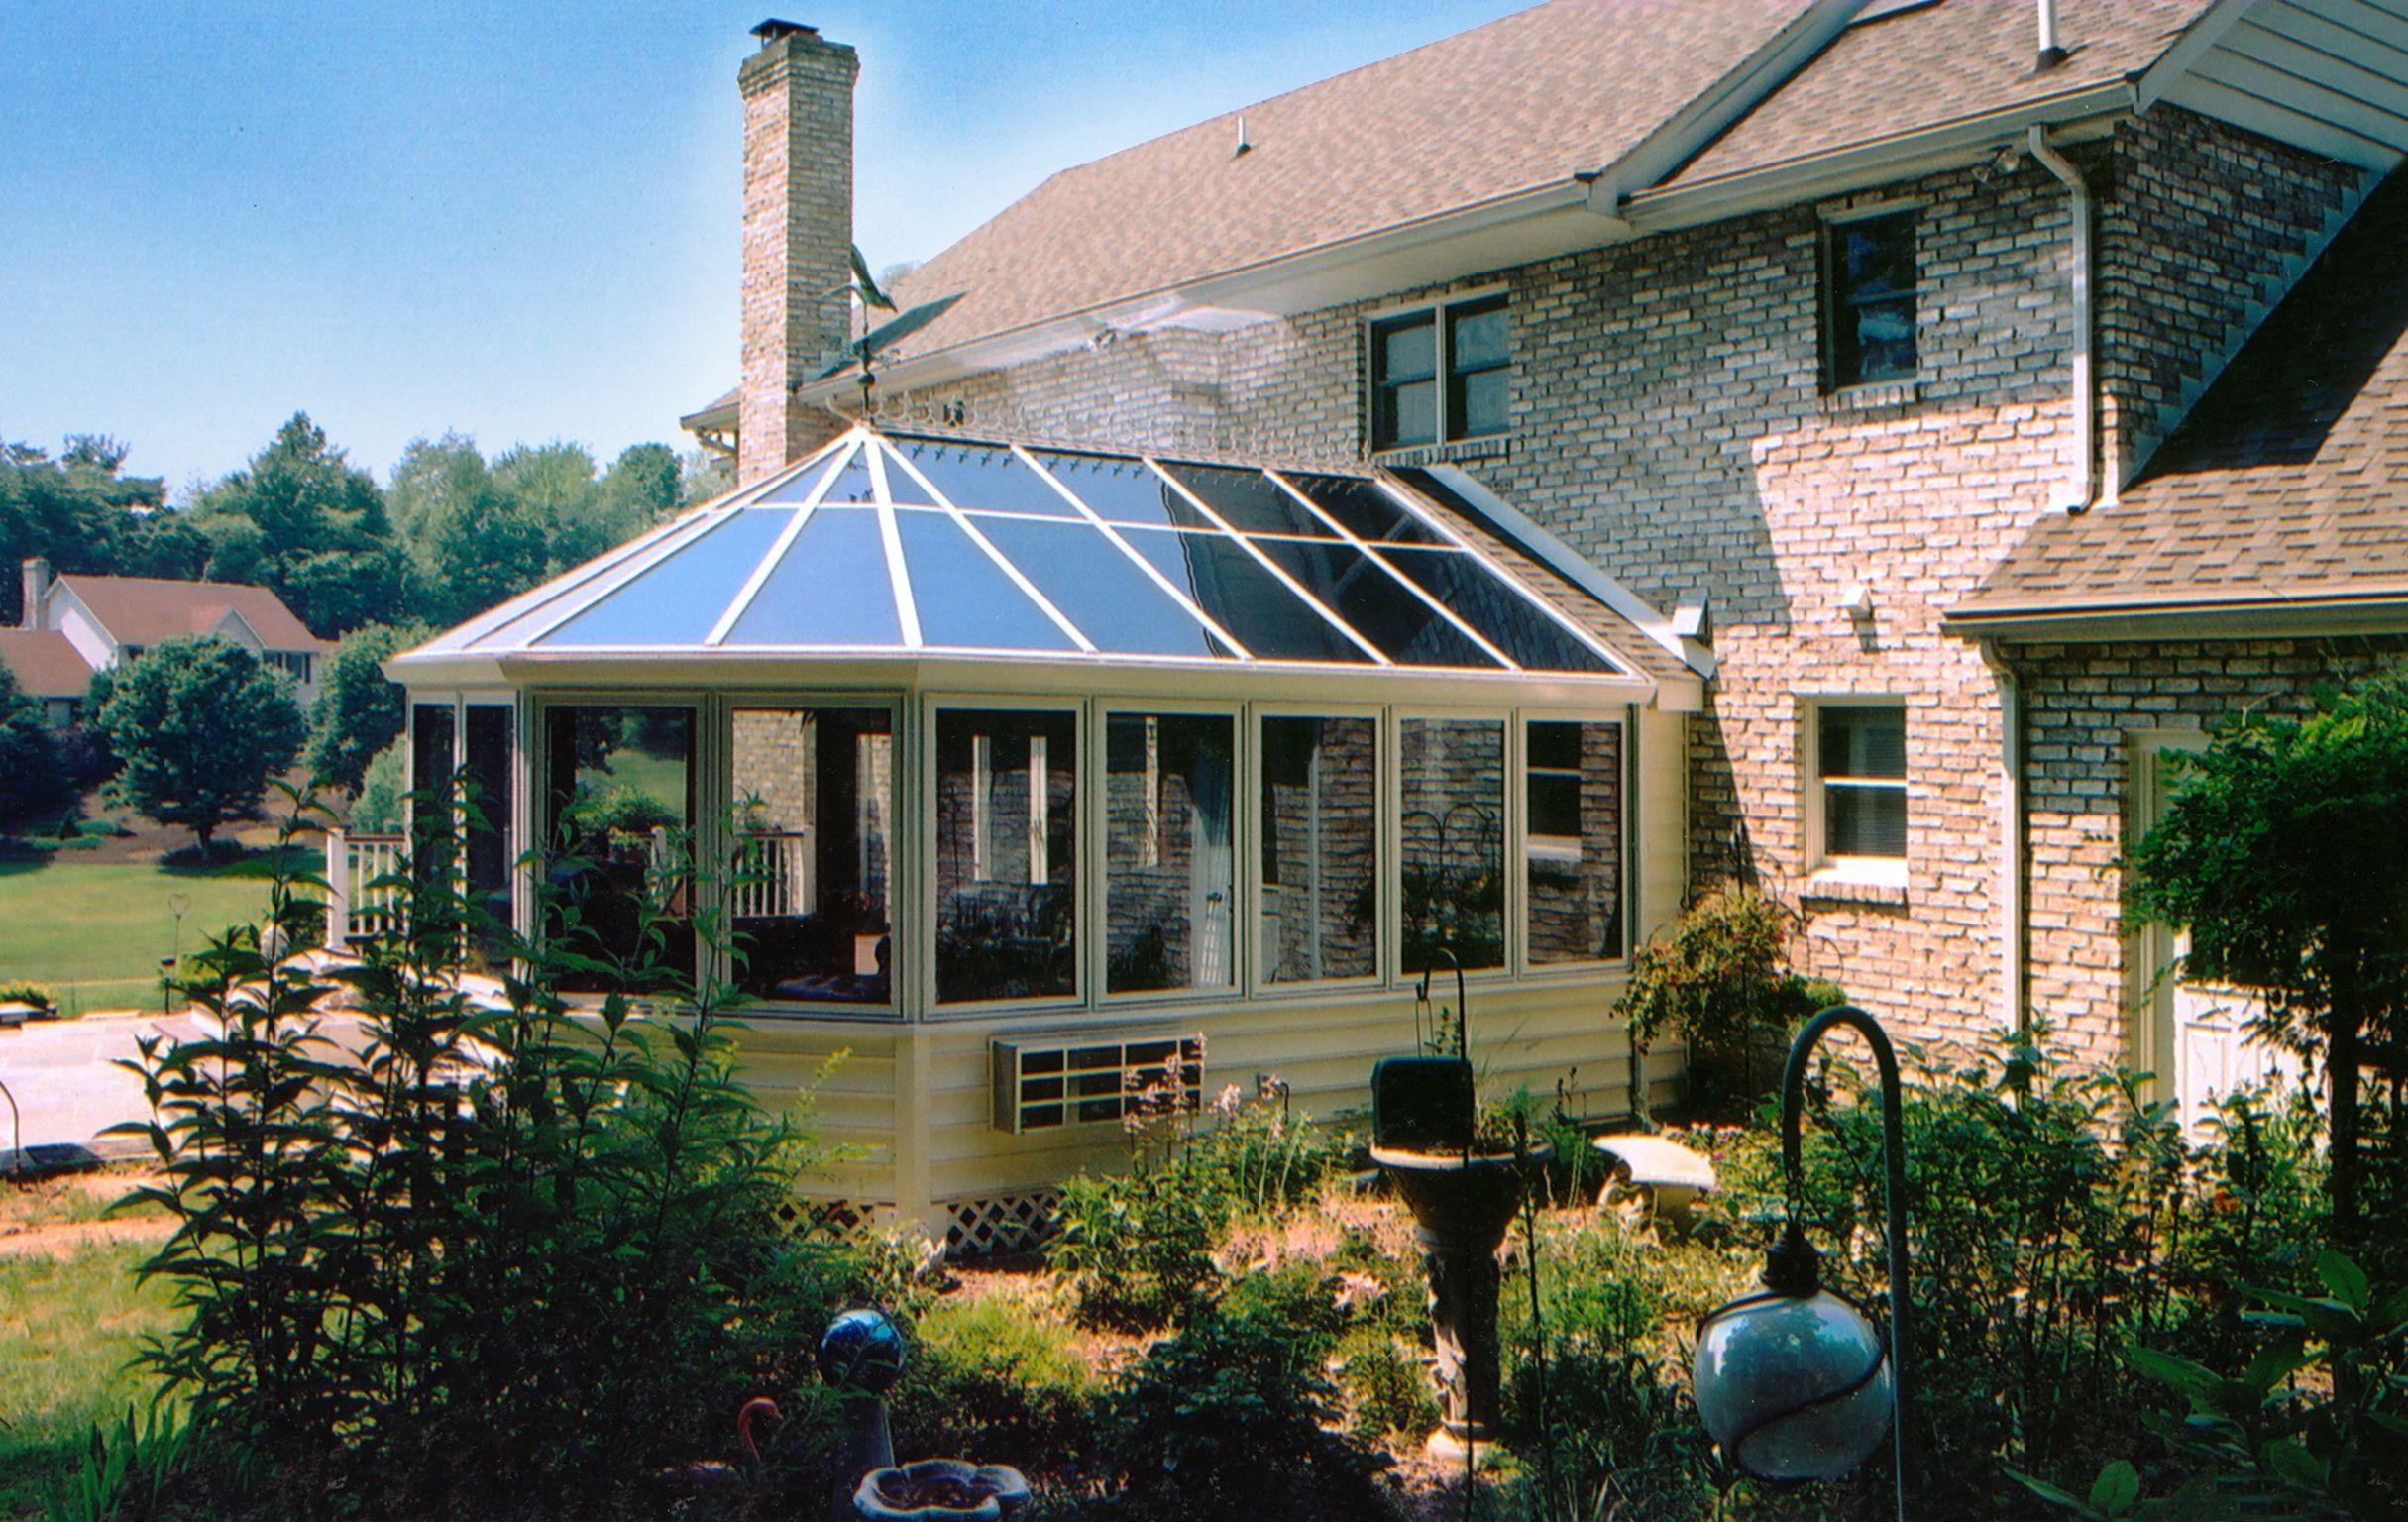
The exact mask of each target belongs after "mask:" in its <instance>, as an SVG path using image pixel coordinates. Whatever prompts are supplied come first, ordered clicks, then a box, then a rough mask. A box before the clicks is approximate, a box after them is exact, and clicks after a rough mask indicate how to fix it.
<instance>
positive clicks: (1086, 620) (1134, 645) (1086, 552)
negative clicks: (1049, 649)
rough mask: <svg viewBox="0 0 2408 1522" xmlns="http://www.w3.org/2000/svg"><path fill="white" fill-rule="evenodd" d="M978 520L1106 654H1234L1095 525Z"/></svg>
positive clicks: (1041, 590) (981, 518)
mask: <svg viewBox="0 0 2408 1522" xmlns="http://www.w3.org/2000/svg"><path fill="white" fill-rule="evenodd" d="M972 521H973V522H975V523H977V524H978V526H979V528H980V529H981V530H983V531H984V532H985V534H986V535H987V537H988V538H989V539H991V540H993V541H994V544H995V547H996V548H997V549H999V550H1001V551H1003V552H1004V554H1005V556H1006V557H1007V558H1009V559H1010V560H1011V562H1012V564H1014V565H1015V566H1018V567H1019V568H1020V570H1021V574H1022V575H1024V576H1026V577H1028V578H1029V580H1030V581H1031V582H1033V583H1035V584H1036V587H1037V590H1038V591H1040V592H1041V593H1043V594H1044V595H1045V597H1046V598H1047V599H1048V600H1050V601H1051V602H1052V603H1053V605H1054V606H1055V607H1057V608H1059V609H1061V612H1062V616H1064V617H1066V618H1068V619H1069V620H1070V621H1071V622H1072V623H1074V624H1077V625H1078V630H1079V632H1080V633H1082V634H1084V635H1086V636H1087V638H1088V639H1089V640H1090V641H1091V642H1093V643H1094V645H1095V647H1096V648H1097V649H1098V650H1100V651H1102V652H1103V653H1104V654H1106V655H1191V656H1192V655H1203V656H1227V655H1229V654H1230V653H1231V652H1230V651H1229V649H1228V648H1227V647H1226V646H1224V645H1222V644H1221V643H1220V642H1219V641H1217V640H1215V639H1214V638H1213V637H1212V635H1211V634H1210V633H1209V632H1207V631H1206V629H1205V627H1204V626H1203V625H1202V624H1201V623H1198V622H1197V621H1196V620H1195V617H1194V616H1193V615H1192V614H1190V613H1189V612H1188V611H1187V610H1186V609H1185V608H1183V607H1181V606H1179V604H1178V603H1177V602H1176V601H1175V600H1173V599H1172V598H1171V596H1170V595H1169V594H1168V593H1166V592H1164V591H1163V590H1162V589H1161V587H1160V586H1159V585H1158V584H1157V583H1156V582H1155V581H1154V580H1153V579H1152V578H1151V577H1149V576H1148V575H1147V574H1146V573H1145V571H1144V570H1142V569H1141V568H1140V567H1139V565H1138V563H1137V562H1136V561H1135V560H1132V559H1131V558H1130V557H1129V556H1128V555H1126V554H1124V553H1123V552H1122V550H1121V548H1120V547H1119V546H1118V545H1116V544H1114V543H1113V542H1112V541H1111V540H1110V539H1108V538H1106V537H1105V536H1104V535H1103V534H1102V533H1101V532H1099V531H1098V530H1097V529H1096V528H1094V527H1093V526H1092V525H1090V524H1086V523H1040V522H1038V521H1035V520H1033V519H1030V518H997V517H986V516H977V517H974V518H973V519H972Z"/></svg>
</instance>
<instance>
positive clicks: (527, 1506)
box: [131, 799, 848, 1517]
mask: <svg viewBox="0 0 2408 1522" xmlns="http://www.w3.org/2000/svg"><path fill="white" fill-rule="evenodd" d="M417 802H418V811H419V817H420V819H421V820H422V827H421V828H420V829H419V830H418V832H417V836H416V839H415V840H414V842H413V844H412V848H411V859H410V861H409V862H408V863H407V864H406V865H405V867H404V869H403V870H402V872H401V873H400V874H398V875H397V876H396V878H395V880H394V881H393V882H392V883H391V884H390V885H389V886H391V887H393V888H395V889H396V890H399V891H403V892H405V893H406V894H407V895H408V899H409V904H410V913H409V915H408V916H407V918H406V927H405V928H404V929H403V930H401V931H399V932H397V933H395V934H394V935H391V936H388V937H385V938H383V939H380V940H376V941H373V942H371V943H369V944H368V945H367V946H366V947H365V948H364V951H363V953H362V956H361V959H360V961H359V963H358V965H356V966H338V967H329V968H321V967H318V966H316V965H314V964H313V963H311V962H310V961H308V960H305V959H302V958H296V957H289V956H283V955H279V954H277V950H278V942H279V941H283V942H284V943H286V944H290V943H292V942H290V941H289V940H287V939H286V937H287V936H288V935H289V934H290V933H291V929H292V926H293V925H295V924H297V922H298V921H299V920H300V918H301V916H302V914H303V912H304V909H305V907H306V904H307V900H306V897H305V893H306V891H307V890H308V889H311V888H313V887H314V888H317V889H319V890H320V891H322V886H323V885H319V884H313V883H311V882H309V881H308V880H306V879H293V878H280V879H279V880H277V881H276V882H275V883H274V886H273V889H272V894H271V904H272V908H271V915H270V922H269V925H270V927H269V928H268V929H267V930H265V931H261V930H254V929H252V928H249V927H244V928H238V929H237V930H234V931H232V932H229V933H228V934H225V935H222V936H218V937H215V938H213V939H212V941H211V942H210V944H209V946H208V948H207V949H206V950H205V951H203V952H202V953H200V955H199V956H198V957H197V958H196V961H195V965H196V967H197V969H198V971H197V974H196V975H195V976H194V977H193V979H192V980H191V982H190V983H189V985H188V986H187V987H186V989H185V993H186V994H187V996H188V997H189V998H190V999H191V1000H192V1002H193V1003H194V1004H195V1005H196V1006H197V1007H198V1008H199V1009H200V1010H201V1011H202V1012H203V1013H204V1015H205V1017H206V1024H207V1026H208V1028H209V1030H210V1033H209V1034H208V1035H206V1036H204V1037H203V1038H201V1039H198V1040H188V1041H181V1042H170V1041H167V1040H164V1039H161V1038H152V1039H148V1040H146V1041H144V1042H143V1043H142V1047H141V1056H140V1059H139V1061H137V1062H136V1063H134V1064H131V1065H133V1066H134V1067H135V1068H136V1069H137V1070H138V1071H139V1072H140V1073H141V1076H142V1078H143V1081H144V1084H145V1087H146V1089H147V1092H148V1094H149V1097H150V1100H151V1103H152V1106H153V1108H154V1110H155V1111H156V1119H155V1120H154V1121H153V1122H152V1123H151V1124H150V1125H148V1126H147V1127H140V1128H135V1129H136V1130H140V1131H142V1132H144V1134H146V1135H147V1137H148V1139H149V1141H150V1142H151V1145H152V1147H153V1149H154V1151H155V1152H156V1153H157V1155H158V1158H159V1162H160V1166H161V1170H162V1173H163V1175H164V1176H163V1180H162V1182H161V1183H160V1184H158V1185H157V1186H156V1187H153V1188H151V1189H148V1190H146V1191H144V1196H145V1197H147V1198H149V1199H151V1200H153V1201H155V1202H156V1203H158V1204H159V1205H160V1206H162V1207H164V1209H165V1210H166V1211H167V1212H168V1213H169V1214H170V1216H171V1217H172V1219H173V1223H174V1225H173V1233H172V1235H171V1236H170V1237H169V1238H168V1239H167V1241H166V1242H165V1244H164V1246H163V1247H162V1248H161V1250H159V1252H158V1254H157V1255H156V1256H155V1257H153V1258H152V1259H151V1261H150V1262H149V1263H148V1264H147V1265H146V1268H145V1272H146V1273H148V1274H151V1275H155V1276H164V1277H165V1278H167V1279H169V1280H170V1281H172V1282H173V1283H174V1285H175V1287H176V1292H177V1298H178V1304H179V1305H180V1307H181V1308H182V1310H183V1311H184V1313H185V1320H184V1322H183V1325H182V1326H181V1327H180V1328H178V1329H177V1330H175V1331H174V1332H172V1333H171V1334H169V1335H168V1336H166V1337H164V1338H163V1339H160V1340H158V1341H157V1342H156V1343H154V1344H153V1345H152V1346H151V1347H149V1348H148V1349H147V1351H146V1352H145V1353H144V1354H143V1355H142V1360H143V1361H144V1362H145V1363H147V1364H148V1365H149V1367H150V1368H151V1369H152V1370H153V1371H155V1372H156V1373H158V1374H159V1375H161V1376H163V1378H164V1381H165V1383H166V1386H167V1388H168V1390H169V1391H170V1392H171V1393H172V1394H173V1395H174V1396H175V1397H177V1398H179V1399H180V1400H181V1401H182V1402H184V1403H185V1406H186V1408H187V1409H188V1411H189V1412H190V1414H191V1417H192V1419H193V1421H194V1423H195V1424H196V1425H197V1426H198V1428H199V1429H200V1430H201V1431H202V1432H204V1433H205V1434H206V1435H207V1436H208V1438H209V1439H210V1440H211V1441H212V1442H213V1443H214V1444H216V1445H218V1446H219V1447H220V1448H221V1449H222V1450H224V1451H227V1452H233V1453H240V1454H242V1455H245V1456H247V1457H248V1459H250V1460H251V1461H254V1462H255V1465H256V1468H257V1471H258V1472H259V1473H260V1474H261V1475H262V1476H263V1477H262V1479H261V1481H260V1486H259V1487H258V1493H256V1494H254V1495H253V1496H251V1497H249V1498H248V1500H247V1502H246V1504H250V1505H252V1506H254V1507H256V1508H257V1510H258V1512H259V1513H260V1514H263V1515H273V1514H282V1513H283V1512H284V1510H285V1508H287V1507H289V1506H291V1505H293V1504H296V1503H298V1502H299V1501H300V1500H301V1499H302V1498H304V1497H305V1498H306V1499H307V1502H308V1505H309V1507H310V1509H311V1510H312V1511H313V1513H316V1514H322V1515H356V1516H366V1517H375V1516H430V1515H455V1516H457V1515H475V1516H489V1517H506V1516H515V1515H530V1516H531V1515H560V1514H563V1513H565V1512H566V1511H568V1510H571V1509H585V1508H590V1507H603V1508H604V1509H606V1508H607V1506H608V1505H609V1504H612V1498H613V1497H618V1496H623V1495H624V1494H625V1493H627V1491H628V1489H629V1487H630V1486H633V1485H636V1484H639V1483H640V1482H642V1481H643V1480H644V1479H645V1477H646V1476H648V1475H650V1474H651V1473H653V1472H654V1471H655V1470H657V1469H660V1468H663V1467H665V1466H670V1465H674V1464H677V1463H679V1462H681V1461H684V1460H687V1459H690V1458H693V1457H695V1456H697V1455H698V1454H701V1453H704V1452H707V1451H710V1450H711V1449H713V1448H715V1447H717V1446H718V1443H719V1440H720V1434H721V1431H722V1429H723V1428H724V1426H725V1424H726V1422H727V1421H728V1419H729V1415H730V1414H731V1413H732V1412H733V1411H734V1410H735V1409H736V1406H737V1405H738V1404H739V1403H740V1402H741V1400H742V1399H743V1398H744V1397H745V1396H747V1395H749V1394H761V1393H773V1392H782V1391H784V1390H786V1389H789V1388H791V1387H792V1386H793V1385H794V1384H795V1382H796V1381H797V1380H798V1378H799V1377H801V1370H800V1368H799V1366H798V1363H799V1359H801V1358H802V1357H803V1356H804V1355H805V1354H806V1352H807V1351H808V1350H809V1349H810V1348H811V1347H812V1346H813V1344H814V1342H815V1341H816V1338H817V1336H818V1333H819V1331H820V1330H821V1327H822V1326H823V1325H824V1323H825V1318H826V1316H827V1314H828V1310H829V1307H830V1305H831V1303H832V1302H833V1301H834V1300H835V1299H836V1298H837V1296H838V1294H839V1292H840V1281H841V1279H842V1278H843V1276H844V1275H845V1274H846V1272H847V1271H848V1270H847V1262H846V1258H845V1255H844V1253H843V1252H842V1251H841V1250H838V1249H836V1248H834V1247H832V1246H829V1245H825V1244H821V1243H814V1242H808V1241H800V1240H797V1239H796V1238H795V1237H794V1236H793V1235H792V1234H791V1233H790V1232H789V1231H788V1230H787V1229H786V1228H785V1227H784V1226H783V1225H782V1222H781V1212H782V1211H783V1209H784V1207H785V1206H786V1204H787V1202H788V1199H789V1196H790V1192H791V1187H792V1184H793V1181H794V1179H795V1176H796V1173H797V1171H798V1169H799V1168H800V1167H801V1166H802V1165H803V1164H804V1163H805V1162H806V1161H807V1160H808V1151H807V1147H806V1145H805V1142H804V1139H803V1138H801V1137H800V1136H799V1135H798V1134H797V1133H796V1131H795V1130H794V1128H792V1127H791V1126H790V1125H789V1124H787V1123H786V1122H785V1121H783V1120H782V1119H780V1118H779V1117H776V1116H773V1115H771V1114H768V1113H766V1112H765V1111H764V1110H763V1108H762V1107H761V1106H760V1105H759V1104H758V1103H757V1102H756V1101H755V1100H754V1099H753V1098H752V1097H751V1095H750V1094H749V1093H747V1092H746V1091H745V1089H744V1088H743V1087H742V1086H741V1085H739V1084H738V1083H737V1081H736V1079H735V1076H734V1071H733V1068H734V1045H733V1035H734V1033H735V1032H736V1031H737V1030H738V1029H740V1028H739V1027H737V1026H736V1025H735V1023H734V1022H733V1020H732V1019H731V1016H732V1014H733V1013H734V1009H735V1005H736V997H735V995H734V993H733V990H732V988H731V986H730V985H729V984H728V983H726V982H725V981H724V980H723V979H722V978H721V977H719V976H717V975H715V974H714V973H713V972H712V971H711V962H713V961H719V960H720V959H717V958H711V957H709V956H708V955H707V956H706V958H705V961H706V966H705V968H704V969H703V970H701V971H698V970H697V969H695V968H692V967H688V966H681V965H672V964H668V963H666V962H662V961H658V960H657V958H656V959H654V961H653V962H652V964H650V965H645V966H641V967H635V968H625V967H613V968H601V967H600V966H599V964H598V963H597V961H596V959H595V958H593V957H591V956H589V955H587V954H586V953H585V952H583V951H581V950H580V949H579V946H578V944H577V935H576V931H577V924H576V918H575V911H574V909H573V908H571V907H568V906H557V905H556V906H550V907H549V908H550V913H548V914H547V915H545V916H543V917H540V918H539V923H540V924H545V925H546V926H547V928H546V931H545V933H544V934H542V935H541V936H539V937H538V938H536V939H534V940H532V941H522V940H518V939H516V938H514V937H512V936H511V934H510V932H509V930H508V927H506V926H500V925H493V924H480V923H478V920H477V915H476V911H475V906H474V905H473V904H472V903H471V902H470V901H469V900H468V898H467V897H466V895H465V894H464V893H463V891H462V890H461V889H460V887H459V886H458V876H457V874H456V873H455V872H454V871H453V870H452V867H453V864H454V860H455V857H454V854H453V850H454V848H453V845H452V842H453V841H454V840H456V839H458V838H460V835H461V831H462V829H463V828H464V827H465V826H467V825H469V824H470V823H472V822H473V820H472V817H471V815H473V806H472V805H468V804H464V803H462V802H460V801H457V800H454V801H446V800H443V799H420V800H418V801H417ZM644 913H645V915H646V916H647V919H646V922H645V924H644V933H643V936H642V938H641V944H643V945H645V946H647V947H650V948H653V950H654V951H655V952H657V951H659V950H660V949H661V948H663V947H666V946H668V945H671V944H673V943H676V942H675V938H674V937H672V936H671V935H669V934H668V933H667V932H666V925H665V922H666V919H667V916H666V913H665V911H663V910H662V909H661V908H660V907H659V906H658V905H655V906H652V907H650V908H648V909H647V910H645V911H644ZM696 919H697V922H698V923H697V929H698V931H699V934H698V936H697V938H698V939H699V940H700V941H701V942H702V943H703V944H704V945H705V946H711V945H720V946H723V945H724V944H725V943H726V937H725V936H724V934H723V933H722V928H723V927H722V926H721V925H719V924H716V923H715V921H714V919H713V917H712V915H711V913H710V912H704V913H703V914H701V915H698V916H697V917H696ZM471 936H476V937H478V938H479V939H480V940H481V941H482V942H484V943H486V944H498V945H501V946H502V947H504V949H505V952H506V954H507V956H508V958H509V961H508V963H507V965H511V966H513V967H515V968H516V969H517V970H515V971H513V972H511V973H509V974H508V975H506V976H505V977H503V978H502V980H501V985H500V992H499V994H498V996H497V997H486V996H481V995H479V994H477V993H474V992H472V991H471V988H470V987H469V986H466V985H464V984H463V982H462V981H461V980H460V979H459V978H458V977H457V976H455V975H454V973H453V971H452V969H453V968H454V967H455V966H456V965H457V963H458V961H459V960H460V957H459V955H458V953H459V951H460V948H461V947H462V946H464V945H465V944H467V943H468V941H469V937H471ZM721 964H722V965H723V962H722V963H721ZM571 970H577V971H583V972H586V973H589V974H591V973H594V972H596V971H598V970H601V971H608V972H611V973H632V974H634V975H635V976H633V977H631V978H630V979H628V981H632V982H637V983H638V984H639V985H640V986H643V987H646V988H649V989H651V990H654V992H653V994H652V995H651V996H650V997H648V998H647V999H646V1000H645V1001H643V1002H642V1003H640V1004H639V1003H638V1002H636V1001H635V1000H634V999H633V998H631V997H630V996H629V995H627V994H624V993H613V994H609V995H606V996H604V997H602V999H600V1000H599V1002H598V1003H596V1004H593V1005H591V1006H589V1007H585V1008H580V1009H572V1008H571V1007H570V1006H569V1004H568V1003H567V1002H566V1001H565V1000H564V999H563V998H562V997H561V995H560V993H559V992H558V989H559V984H560V981H561V978H562V975H563V974H564V972H567V971H571ZM330 1005H336V1006H340V1007H342V1008H345V1009H349V1010H356V1011H358V1012H359V1016H360V1018H359V1021H358V1023H357V1026H356V1030H355V1029H354V1028H352V1026H351V1023H350V1022H345V1023H344V1024H343V1025H342V1026H341V1027H338V1026H337V1025H336V1024H335V1023H334V1022H332V1021H330V1020H329V1019H328V1018H327V1017H326V1016H325V1015H323V1014H322V1013H321V1011H322V1010H324V1009H326V1008H327V1007H329V1006H330Z"/></svg>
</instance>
